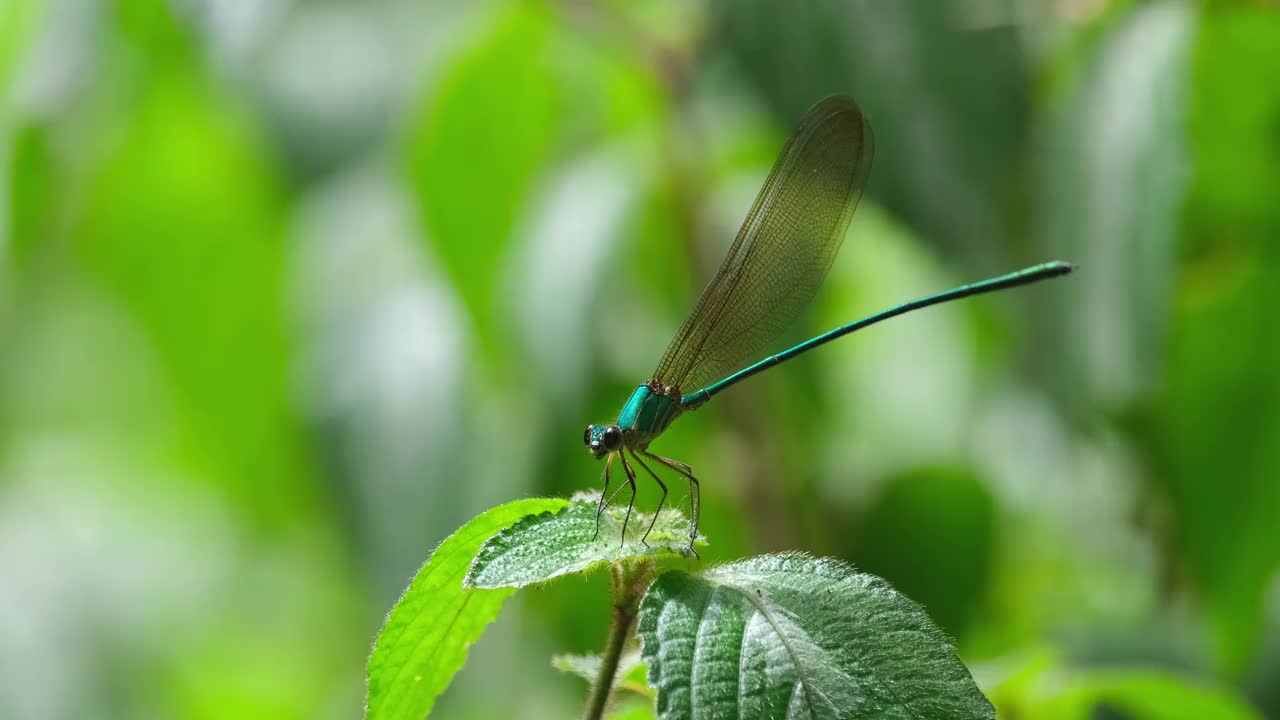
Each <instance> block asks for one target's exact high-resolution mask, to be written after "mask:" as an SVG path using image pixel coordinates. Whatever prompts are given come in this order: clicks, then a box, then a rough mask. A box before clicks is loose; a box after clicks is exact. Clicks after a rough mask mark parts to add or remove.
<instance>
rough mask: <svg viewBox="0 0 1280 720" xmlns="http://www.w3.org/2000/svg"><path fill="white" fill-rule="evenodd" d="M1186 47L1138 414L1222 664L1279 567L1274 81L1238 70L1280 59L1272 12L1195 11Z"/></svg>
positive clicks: (1247, 635)
mask: <svg viewBox="0 0 1280 720" xmlns="http://www.w3.org/2000/svg"><path fill="white" fill-rule="evenodd" d="M1199 43H1200V45H1199V47H1198V48H1197V52H1196V63H1197V68H1196V92H1195V94H1194V96H1195V104H1194V106H1193V109H1192V117H1191V130H1192V135H1193V139H1194V143H1195V168H1196V173H1195V179H1194V183H1193V187H1192V191H1191V197H1190V198H1189V200H1188V211H1187V214H1188V222H1187V225H1188V230H1189V232H1188V237H1187V238H1186V241H1187V248H1186V251H1185V252H1186V254H1187V255H1188V256H1189V257H1188V261H1187V263H1186V267H1185V269H1184V271H1183V275H1182V277H1181V286H1182V287H1181V288H1180V289H1181V291H1182V292H1181V296H1180V300H1181V302H1180V303H1179V304H1178V306H1177V307H1175V308H1174V313H1173V316H1172V328H1171V332H1170V340H1169V345H1168V374H1167V381H1166V384H1165V386H1164V388H1163V389H1162V390H1163V391H1162V393H1161V396H1160V397H1159V398H1158V402H1157V403H1156V405H1155V407H1154V408H1153V409H1152V414H1153V417H1154V418H1155V422H1154V424H1155V426H1156V428H1157V429H1158V432H1159V437H1160V447H1159V451H1160V452H1159V463H1160V468H1161V470H1163V472H1159V473H1156V474H1155V476H1154V477H1155V478H1156V479H1158V480H1159V481H1160V482H1161V483H1162V485H1163V487H1164V488H1165V489H1166V491H1167V492H1168V495H1169V499H1170V501H1171V505H1172V509H1173V511H1174V518H1175V524H1174V530H1175V532H1176V536H1175V540H1176V541H1175V542H1174V543H1173V545H1174V547H1176V548H1178V549H1179V551H1180V552H1181V555H1180V559H1181V560H1182V561H1183V562H1185V563H1186V565H1187V569H1188V570H1189V572H1188V574H1189V576H1190V577H1191V578H1192V579H1193V581H1194V583H1195V586H1196V589H1197V591H1198V593H1199V596H1200V599H1201V600H1202V601H1203V604H1204V608H1205V612H1206V615H1207V617H1208V620H1209V625H1210V627H1211V629H1212V631H1213V640H1214V641H1215V645H1216V649H1217V651H1218V652H1217V655H1218V659H1219V660H1220V661H1221V663H1222V667H1223V668H1225V669H1228V670H1232V671H1237V672H1238V671H1240V670H1243V669H1244V667H1245V666H1246V664H1247V662H1248V661H1249V659H1250V657H1251V656H1252V655H1253V654H1254V653H1255V652H1256V651H1257V649H1258V646H1259V640H1261V639H1262V637H1263V633H1262V632H1260V630H1259V622H1260V621H1261V619H1262V618H1263V617H1264V613H1265V607H1266V589H1267V587H1268V585H1269V584H1270V583H1271V582H1272V580H1273V578H1274V577H1275V573H1276V570H1277V569H1278V568H1280V523H1277V522H1276V519H1275V515H1276V513H1275V509H1276V508H1278V507H1280V483H1277V482H1276V478H1277V477H1280V443H1278V442H1276V438H1280V365H1278V364H1277V363H1276V361H1275V358H1276V357H1277V355H1280V334H1277V333H1276V331H1275V307H1276V306H1277V304H1278V303H1280V262H1278V261H1277V247H1280V246H1278V245H1277V243H1276V242H1275V241H1276V238H1278V237H1280V205H1278V204H1277V203H1276V202H1275V191H1274V188H1276V187H1280V164H1278V163H1276V162H1275V161H1274V158H1275V157H1277V153H1280V133H1277V132H1276V129H1277V128H1280V85H1277V84H1276V83H1263V84H1258V83H1250V82H1248V81H1247V78H1242V77H1239V68H1242V67H1277V63H1280V16H1278V15H1277V14H1276V13H1275V12H1274V11H1272V10H1268V9H1264V8H1261V7H1259V8H1243V7H1242V8H1232V9H1230V10H1227V11H1216V12H1213V13H1209V14H1207V15H1206V22H1205V24H1204V26H1203V29H1202V33H1201V36H1200V40H1199Z"/></svg>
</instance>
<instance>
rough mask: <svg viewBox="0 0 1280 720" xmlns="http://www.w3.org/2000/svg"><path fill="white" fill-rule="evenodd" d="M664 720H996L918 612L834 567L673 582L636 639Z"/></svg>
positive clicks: (752, 569)
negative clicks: (716, 719) (717, 719)
mask: <svg viewBox="0 0 1280 720" xmlns="http://www.w3.org/2000/svg"><path fill="white" fill-rule="evenodd" d="M637 633H638V634H639V636H640V638H641V641H642V643H643V648H644V650H643V652H644V658H645V660H646V661H647V662H648V663H649V678H650V682H651V684H653V685H654V686H656V687H657V689H658V708H659V711H660V713H661V714H662V716H663V717H666V718H689V717H694V716H698V717H703V716H709V715H711V714H716V715H717V716H719V715H724V716H732V717H740V718H778V717H787V718H926V717H927V718H940V717H946V718H994V717H995V713H994V710H993V709H992V707H991V704H990V703H989V702H987V699H986V698H984V697H983V696H982V693H981V692H980V691H979V690H978V687H977V686H976V685H975V684H974V682H973V679H972V678H971V677H970V675H969V671H968V670H967V669H965V667H964V665H963V664H962V663H961V662H960V659H959V658H958V657H957V656H956V653H955V649H954V648H953V647H952V646H951V644H950V643H949V642H948V641H947V639H946V637H945V636H944V635H943V634H942V632H941V631H940V630H938V628H937V627H936V626H935V625H934V624H933V623H932V622H931V621H930V620H929V618H928V617H927V616H926V615H925V614H924V612H923V611H922V610H921V609H920V607H919V606H918V605H916V604H915V603H913V602H912V601H911V600H909V599H907V598H906V597H904V596H902V595H900V594H898V593H897V592H895V591H894V590H893V589H892V588H890V587H889V586H888V584H886V583H885V582H884V581H883V580H880V579H879V578H876V577H874V576H871V575H863V574H859V573H856V572H854V571H853V569H852V568H850V567H849V566H848V565H845V564H843V563H841V562H839V561H835V560H815V559H812V558H809V557H805V556H803V555H798V554H787V555H771V556H763V557H758V558H752V559H750V560H742V561H738V562H735V563H730V564H728V565H722V566H719V567H715V568H711V569H709V570H707V571H705V572H703V573H702V574H701V575H698V576H694V575H688V574H685V573H682V572H669V573H666V574H664V575H662V576H660V577H659V578H658V579H657V580H656V581H654V583H653V585H652V586H651V587H650V588H649V592H648V594H647V595H646V596H645V598H644V600H643V601H642V602H641V604H640V619H639V625H638V629H637Z"/></svg>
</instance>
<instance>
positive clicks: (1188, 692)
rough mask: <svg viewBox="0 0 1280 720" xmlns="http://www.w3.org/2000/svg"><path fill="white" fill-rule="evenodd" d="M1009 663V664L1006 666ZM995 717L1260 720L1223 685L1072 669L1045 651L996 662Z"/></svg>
mask: <svg viewBox="0 0 1280 720" xmlns="http://www.w3.org/2000/svg"><path fill="white" fill-rule="evenodd" d="M1010 663H1012V665H1010ZM1001 664H1002V665H1005V666H1006V667H1004V670H1003V673H1002V674H1004V678H1003V679H1001V680H999V681H998V682H996V683H994V687H993V688H992V691H991V697H992V698H993V699H994V700H995V701H996V703H997V706H998V707H999V711H1000V714H999V716H1000V717H1010V718H1023V717H1025V718H1036V720H1099V719H1100V718H1125V719H1126V720H1261V716H1260V715H1259V714H1258V713H1257V711H1255V710H1254V709H1253V708H1251V707H1250V706H1249V705H1248V703H1246V702H1245V701H1244V700H1243V699H1241V698H1240V697H1239V696H1238V695H1236V694H1234V693H1233V692H1231V691H1230V690H1229V689H1227V688H1225V687H1219V686H1216V685H1212V684H1209V683H1205V682H1203V681H1201V680H1198V679H1196V678H1191V677H1185V676H1181V675H1176V674H1173V673H1170V672H1164V671H1158V670H1141V669H1128V668H1107V669H1093V670H1077V669H1073V668H1071V667H1070V666H1065V665H1063V664H1062V661H1061V660H1060V659H1059V658H1058V657H1057V656H1056V655H1055V654H1054V653H1053V652H1052V651H1051V650H1048V649H1044V650H1042V651H1039V652H1035V653H1031V654H1029V655H1026V656H1022V657H1011V658H1006V659H1005V660H1002V661H1001Z"/></svg>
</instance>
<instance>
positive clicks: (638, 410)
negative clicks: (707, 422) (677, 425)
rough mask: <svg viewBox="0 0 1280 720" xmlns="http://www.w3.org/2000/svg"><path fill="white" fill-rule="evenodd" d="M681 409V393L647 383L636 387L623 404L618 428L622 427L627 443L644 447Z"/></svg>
mask: <svg viewBox="0 0 1280 720" xmlns="http://www.w3.org/2000/svg"><path fill="white" fill-rule="evenodd" d="M682 411H683V408H682V407H681V406H680V396H679V394H678V393H675V392H673V391H670V390H667V389H665V388H663V387H661V386H655V385H653V384H651V383H645V384H644V385H641V386H640V387H638V388H636V391H635V392H633V393H631V397H630V398H628V399H627V404H626V405H623V406H622V412H620V413H618V427H620V428H622V432H623V437H624V438H626V443H627V445H629V446H632V447H641V448H643V447H645V446H647V445H648V444H649V442H650V441H651V440H653V439H654V438H655V437H657V436H658V435H661V434H662V431H663V430H666V429H667V426H668V425H670V424H671V423H672V422H673V421H674V420H675V419H676V418H677V417H679V416H680V413H681V412H682Z"/></svg>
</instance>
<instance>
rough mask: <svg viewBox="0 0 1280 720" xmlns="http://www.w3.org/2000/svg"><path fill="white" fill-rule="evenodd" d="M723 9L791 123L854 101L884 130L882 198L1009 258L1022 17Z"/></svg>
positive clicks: (926, 10) (951, 1)
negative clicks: (823, 105) (829, 102)
mask: <svg viewBox="0 0 1280 720" xmlns="http://www.w3.org/2000/svg"><path fill="white" fill-rule="evenodd" d="M718 5H719V8H718V11H719V13H721V14H722V15H723V22H724V26H725V33H724V36H723V37H724V39H725V40H724V41H725V43H726V44H727V49H728V51H729V52H730V53H731V55H732V56H733V59H734V60H735V61H736V62H737V63H738V64H739V65H741V66H742V68H743V69H744V70H745V71H746V72H745V73H744V75H745V78H746V79H747V81H748V82H751V83H754V84H755V85H756V86H757V88H758V89H759V91H760V93H761V94H762V95H763V96H764V99H765V100H766V102H767V103H768V104H769V106H770V107H771V108H772V109H773V110H774V112H775V115H777V116H778V117H779V118H781V119H783V121H784V122H783V124H784V125H787V124H789V123H790V121H791V120H793V119H794V118H796V117H798V116H799V115H800V113H802V112H803V111H804V109H805V108H806V107H808V106H809V105H810V104H812V103H814V102H815V101H817V100H818V99H819V98H821V97H823V96H825V95H829V94H832V93H845V94H849V95H852V96H853V97H854V98H856V99H857V100H858V102H859V103H860V104H861V105H862V107H863V110H864V111H865V112H866V113H867V116H868V117H869V118H870V120H871V124H872V126H873V127H874V128H875V133H876V146H877V147H876V155H877V158H876V165H875V168H874V169H873V171H872V178H871V190H872V192H873V194H874V195H875V197H876V199H877V200H878V201H879V202H881V203H882V204H884V205H886V206H887V207H888V208H889V209H890V210H892V211H893V212H894V213H895V214H897V215H899V216H900V217H902V218H904V219H905V220H906V221H907V222H908V223H909V224H910V225H911V226H912V227H913V228H914V229H916V230H917V231H918V232H919V234H920V235H921V236H922V237H923V238H925V239H926V240H927V241H930V242H936V243H938V244H940V245H942V246H944V247H947V248H950V249H964V250H965V251H966V252H964V253H963V256H964V257H966V258H969V257H974V256H977V257H979V258H981V259H983V260H985V261H986V262H985V263H982V264H986V265H988V266H990V267H1003V266H1004V265H1005V264H1006V263H1004V262H995V260H999V259H1000V258H1001V257H1002V254H1003V252H1004V247H1003V245H1004V241H1005V239H1006V238H1007V236H1009V234H1010V231H1009V229H1008V228H1006V227H1005V225H1006V224H1005V223H1004V222H1003V221H1002V219H1001V218H1002V216H1003V213H1002V209H1003V206H1004V205H1005V201H1004V199H1003V196H1004V195H1005V194H1007V193H1008V192H1009V191H1010V190H1013V189H1016V187H1017V182H1018V178H1017V176H1016V171H1017V169H1018V167H1017V159H1018V158H1017V152H1018V149H1019V147H1020V145H1021V141H1022V140H1023V138H1024V137H1025V135H1026V132H1027V124H1028V122H1027V120H1028V118H1027V112H1026V105H1027V96H1028V95H1029V90H1028V82H1027V76H1028V72H1027V70H1026V69H1025V65H1026V61H1025V59H1024V57H1025V54H1024V51H1023V49H1022V47H1021V39H1020V38H1019V35H1018V32H1019V31H1018V27H1017V25H1016V24H1014V23H999V22H997V23H990V22H980V21H975V20H974V19H971V18H966V17H965V15H966V13H967V12H968V11H969V10H970V9H971V8H970V7H969V4H967V3H965V2H962V1H961V0H907V1H905V2H902V1H900V2H892V3H885V2H878V0H853V1H850V0H819V1H818V2H807V3H796V4H788V5H787V6H785V7H781V6H779V5H778V4H776V3H773V2H767V1H765V0H745V1H743V0H735V1H733V2H728V1H725V2H720V3H718Z"/></svg>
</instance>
